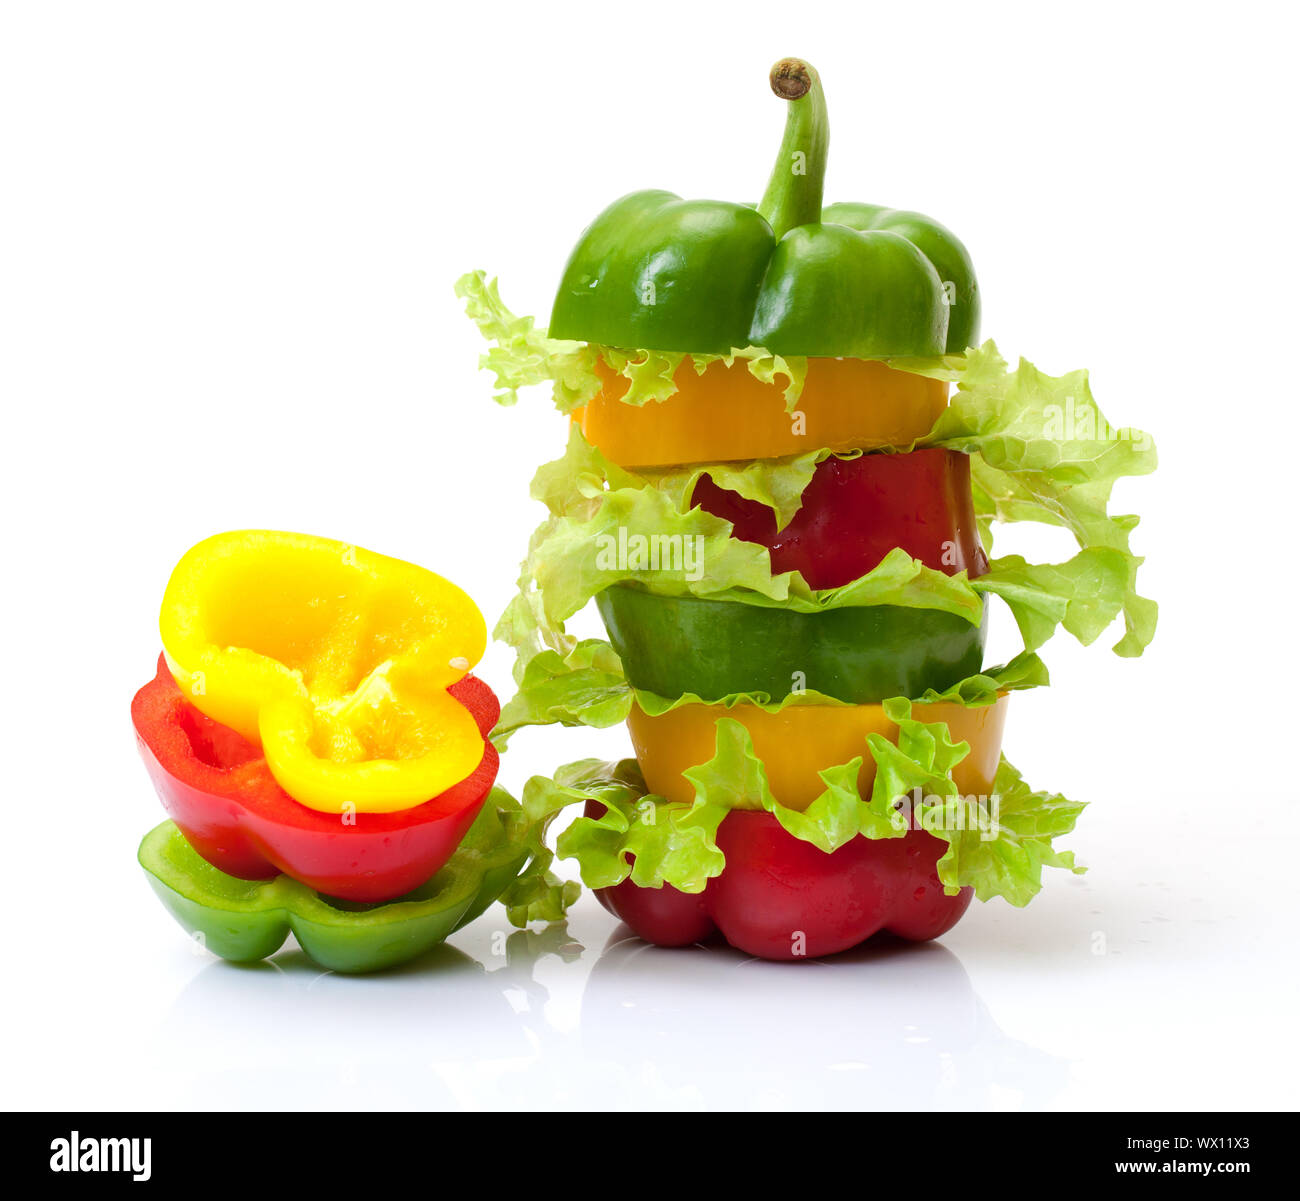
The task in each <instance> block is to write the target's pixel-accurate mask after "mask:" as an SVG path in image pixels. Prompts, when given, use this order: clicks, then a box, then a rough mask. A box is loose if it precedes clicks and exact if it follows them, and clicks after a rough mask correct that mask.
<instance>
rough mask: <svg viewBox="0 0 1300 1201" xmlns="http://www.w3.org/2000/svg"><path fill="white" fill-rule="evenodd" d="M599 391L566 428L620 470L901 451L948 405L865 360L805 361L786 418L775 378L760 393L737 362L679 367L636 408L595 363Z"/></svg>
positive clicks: (935, 393) (925, 384) (903, 375)
mask: <svg viewBox="0 0 1300 1201" xmlns="http://www.w3.org/2000/svg"><path fill="white" fill-rule="evenodd" d="M596 371H597V373H598V374H599V375H600V376H601V378H602V379H603V380H604V381H605V386H604V389H603V390H602V391H601V392H600V394H599V395H598V396H596V398H595V399H594V400H592V401H591V402H590V403H589V404H588V405H586V406H585V407H584V408H580V409H576V410H575V411H574V413H573V420H574V421H576V422H577V423H578V424H579V425H580V426H581V427H582V434H583V437H584V438H586V439H587V441H588V442H590V443H591V444H592V445H593V446H595V447H596V448H597V449H598V450H599V451H600V452H601V453H602V454H603V455H605V457H606V458H608V459H610V460H611V461H612V462H614V463H617V464H618V465H619V466H620V467H629V468H630V467H664V466H671V465H675V464H679V463H723V462H728V461H731V460H737V459H775V458H779V457H781V456H782V455H796V454H801V453H802V452H804V451H807V450H822V449H829V450H877V449H880V448H881V447H885V446H907V445H908V444H909V443H911V442H914V441H915V440H916V439H917V438H920V437H922V436H923V435H924V434H928V433H929V432H930V428H931V426H933V425H934V423H935V421H936V419H937V418H938V416H939V414H940V413H942V412H943V410H944V409H945V408H946V407H947V404H948V385H947V384H945V383H943V382H942V381H940V380H934V379H927V378H925V377H924V376H920V375H913V374H910V373H909V372H906V371H896V370H894V369H893V368H892V367H889V366H886V364H884V363H881V362H877V361H875V360H871V359H828V358H814V359H809V360H808V372H807V375H806V377H805V379H804V385H803V391H802V392H801V393H800V394H799V400H798V403H797V404H796V406H795V412H794V413H787V412H786V409H785V388H784V384H785V381H784V379H778V382H776V383H771V384H765V383H763V381H762V380H759V379H756V378H755V377H754V376H753V375H751V374H750V372H749V369H748V367H747V366H746V365H745V364H744V363H743V362H736V363H733V364H732V365H731V366H730V367H728V366H727V365H726V364H725V363H723V362H720V361H719V362H713V363H710V364H709V365H708V367H707V368H706V369H705V371H704V374H703V375H700V374H698V373H697V372H696V370H695V367H694V365H693V364H692V363H691V362H690V361H689V360H686V361H684V362H683V363H682V365H681V366H680V367H678V369H677V371H676V373H675V374H674V375H673V382H674V383H675V384H676V385H677V391H676V392H674V393H673V394H672V395H671V396H670V397H668V399H667V400H663V401H651V402H649V403H648V404H644V405H641V406H639V407H638V406H636V405H627V404H624V403H623V402H622V400H620V399H619V398H620V397H621V396H622V395H623V394H624V393H625V392H626V391H627V390H628V387H629V384H628V381H627V380H626V379H624V378H623V377H622V376H621V375H616V374H615V373H614V372H613V371H612V370H611V369H610V368H609V367H607V366H606V365H605V363H604V362H603V361H598V362H597V364H596Z"/></svg>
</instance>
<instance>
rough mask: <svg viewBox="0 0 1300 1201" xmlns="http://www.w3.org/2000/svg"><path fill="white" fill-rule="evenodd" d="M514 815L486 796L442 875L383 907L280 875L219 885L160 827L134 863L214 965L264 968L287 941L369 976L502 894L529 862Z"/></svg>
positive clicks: (325, 962) (178, 837)
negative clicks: (217, 959) (217, 961)
mask: <svg viewBox="0 0 1300 1201" xmlns="http://www.w3.org/2000/svg"><path fill="white" fill-rule="evenodd" d="M518 814H519V806H518V803H517V802H516V801H515V800H514V799H513V798H512V797H511V796H510V795H509V794H508V793H507V792H505V791H504V790H503V789H500V788H494V789H493V790H492V793H491V795H490V796H489V798H488V802H487V804H485V805H484V806H483V811H482V812H481V813H480V814H479V816H478V818H477V819H476V820H475V822H474V825H473V826H472V827H471V828H470V831H469V833H468V834H467V835H466V836H465V839H464V841H463V842H462V843H461V844H460V847H459V849H458V850H457V851H456V853H455V854H454V855H453V856H452V857H451V859H450V860H449V861H448V863H447V864H446V865H445V866H444V867H443V869H442V870H441V871H440V872H438V874H437V875H435V876H434V877H432V879H430V880H428V881H427V882H426V883H425V884H422V885H421V886H420V887H419V888H417V889H415V890H413V891H412V892H409V893H407V894H406V895H405V896H404V897H400V898H398V899H397V900H395V901H387V902H385V903H383V904H374V905H367V904H360V903H354V902H348V901H341V900H338V899H335V898H330V897H326V896H323V895H321V894H320V893H318V892H315V891H313V890H312V889H310V888H308V887H307V886H306V885H305V884H300V883H299V882H298V881H297V880H293V879H291V878H290V877H289V876H283V875H282V876H277V877H275V878H274V879H272V880H240V879H237V878H236V877H234V876H228V875H226V873H225V872H222V871H219V870H218V869H217V868H215V867H213V866H212V865H211V864H210V863H208V862H207V861H206V860H205V859H203V858H202V857H201V856H199V855H198V854H197V853H196V852H195V851H194V849H193V848H192V847H191V846H190V844H189V843H188V842H186V840H185V837H184V836H183V835H182V834H181V832H180V831H179V830H178V829H177V828H176V826H175V825H174V824H173V823H172V822H169V821H167V822H163V823H162V825H160V826H157V827H155V828H154V829H153V830H151V831H150V832H149V833H148V834H146V835H145V836H144V840H143V841H142V842H141V843H140V850H139V860H140V865H141V866H142V867H143V868H144V869H145V873H146V876H147V878H148V880H149V883H150V885H152V887H153V890H154V892H155V893H157V895H158V897H159V899H160V900H161V901H162V903H163V904H164V905H165V906H166V907H167V910H168V912H169V913H171V915H172V916H173V917H174V918H175V919H176V920H177V921H178V922H179V923H180V924H181V926H183V927H184V928H185V930H186V931H187V932H188V933H189V934H190V935H191V936H195V937H201V938H202V940H203V943H204V945H205V946H206V947H207V948H208V950H210V951H212V952H213V953H214V954H217V955H219V956H221V958H222V959H229V960H232V961H234V962H236V963H248V962H251V961H253V960H257V959H265V958H266V957H267V956H268V955H273V954H274V953H275V952H276V951H278V950H279V949H280V947H281V946H282V945H283V943H284V940H285V939H286V938H287V937H288V936H289V933H290V932H292V933H293V935H294V937H295V938H297V940H298V944H299V946H301V947H302V949H303V951H304V952H306V954H307V955H308V956H310V957H311V958H312V959H313V960H315V962H316V963H318V964H320V966H321V967H323V968H326V969H328V970H330V971H334V972H373V971H378V970H379V969H381V968H386V967H393V966H394V965H396V964H399V963H405V962H406V961H407V960H409V959H414V958H415V957H416V956H417V955H422V954H423V953H424V952H425V951H428V950H429V949H430V948H432V947H434V946H436V945H437V944H438V943H440V942H442V941H443V940H444V939H445V938H446V937H447V936H448V935H449V934H452V933H454V932H455V931H456V930H459V929H460V928H461V927H462V926H464V925H466V924H467V923H469V922H471V921H473V920H474V918H476V917H478V916H479V915H480V914H481V913H482V912H483V911H484V910H485V909H487V908H488V906H490V905H491V904H492V902H493V901H495V900H496V899H497V898H498V897H499V896H500V895H501V894H502V893H503V892H504V891H505V890H506V888H508V887H509V885H510V884H511V882H512V881H513V880H514V879H515V878H516V877H517V876H518V875H519V873H520V871H521V870H522V868H523V867H524V865H525V863H527V861H528V860H529V859H530V858H531V855H532V851H531V849H530V846H529V844H528V843H527V841H526V840H523V839H520V838H518V837H517V836H515V832H512V825H513V824H515V823H517V820H518V816H517V815H518Z"/></svg>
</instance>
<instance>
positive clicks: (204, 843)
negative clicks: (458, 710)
mask: <svg viewBox="0 0 1300 1201" xmlns="http://www.w3.org/2000/svg"><path fill="white" fill-rule="evenodd" d="M447 691H448V693H449V694H450V695H451V696H453V697H455V699H456V700H457V701H459V702H460V703H461V704H462V705H463V706H464V707H465V708H466V709H468V710H469V712H470V713H471V715H472V716H473V718H474V721H475V723H476V724H477V726H478V728H479V732H480V734H482V736H483V738H484V740H485V741H484V746H483V757H482V759H481V760H480V761H479V765H478V767H477V768H476V769H475V770H474V772H473V773H472V774H470V775H469V776H467V777H466V778H465V779H464V780H461V781H460V782H459V783H458V784H455V785H454V786H452V787H451V788H449V789H447V790H446V791H445V792H443V793H441V794H440V795H438V796H436V797H434V798H433V799H432V800H430V801H426V802H425V803H424V804H423V805H417V806H416V807H415V808H412V809H404V810H400V811H397V812H392V813H355V814H337V813H332V814H331V813H323V812H321V811H319V810H317V809H309V808H308V807H307V806H305V805H301V804H299V803H298V802H297V801H295V800H294V799H293V798H292V797H290V796H289V794H288V793H286V792H285V791H284V789H283V788H281V787H280V785H279V784H277V783H276V781H275V778H274V777H273V776H272V775H271V771H270V769H269V768H268V767H267V763H266V759H265V758H264V757H263V755H262V752H261V750H260V749H259V748H258V747H257V746H255V745H254V744H253V743H251V742H249V741H248V740H247V739H245V738H244V737H243V736H242V735H240V734H238V733H236V732H235V731H234V730H232V729H230V728H229V727H228V726H223V725H220V724H219V723H217V722H215V721H213V720H212V719H211V718H209V717H207V716H205V715H204V714H202V713H200V712H199V711H198V709H196V708H195V707H194V706H193V705H191V704H189V702H188V701H186V699H185V696H184V694H183V693H182V692H181V690H180V688H179V687H177V684H176V681H175V680H174V679H173V678H172V674H171V672H170V671H169V670H168V668H167V663H166V660H165V658H164V657H162V656H159V659H158V674H157V676H156V677H155V678H154V679H153V680H151V681H150V682H149V683H148V684H146V685H145V686H144V687H143V688H141V689H140V691H139V692H137V693H136V695H135V699H134V700H133V701H132V702H131V720H132V722H133V723H134V724H135V731H136V737H137V741H138V743H139V746H140V754H141V756H142V757H143V758H144V762H145V766H146V767H147V768H148V770H149V775H150V777H151V778H152V780H153V783H154V788H155V789H157V792H158V796H159V798H160V799H161V800H162V803H163V808H164V809H166V810H167V814H168V816H169V817H170V818H171V819H172V820H173V821H174V822H175V823H176V825H177V826H178V827H179V828H180V830H181V832H182V833H183V834H184V835H185V838H186V839H187V841H188V842H189V843H190V845H191V846H192V847H193V848H194V849H195V850H196V851H197V852H198V853H199V854H200V855H202V856H203V858H204V859H206V860H207V861H208V862H209V863H210V864H212V865H213V867H216V868H219V869H220V870H221V871H223V872H225V873H226V874H227V875H231V876H237V877H239V878H241V879H244V880H267V879H270V878H271V877H273V876H276V875H278V874H280V873H281V872H283V873H284V874H285V875H287V876H291V877H292V878H293V879H295V880H299V881H301V882H302V883H303V884H306V885H307V886H308V887H310V888H313V889H315V890H316V891H317V892H321V893H324V894H326V895H327V896H331V897H338V898H340V899H342V900H346V901H356V902H376V901H391V900H393V899H394V898H395V897H400V896H402V895H403V894H405V893H407V892H410V891H411V890H412V889H413V888H416V887H418V886H419V885H421V884H423V883H424V882H425V881H426V880H428V879H430V878H431V877H432V876H433V875H434V874H436V873H437V871H438V870H439V869H440V868H441V867H442V866H443V865H444V864H445V863H446V862H447V860H448V859H450V858H451V855H452V853H453V852H454V851H455V850H456V848H457V846H459V844H460V842H461V840H462V839H463V838H464V837H465V834H466V832H467V831H468V830H469V828H470V826H471V825H472V824H473V823H474V819H475V818H476V817H477V816H478V813H479V810H480V809H481V808H482V807H483V802H484V800H485V799H486V798H487V795H488V793H489V791H491V788H492V784H493V782H494V781H495V780H496V775H497V768H498V758H497V752H496V750H495V749H494V748H493V747H492V745H491V744H490V743H488V742H487V741H486V738H487V735H488V733H489V732H490V731H491V729H492V727H493V726H494V725H496V722H497V718H498V717H499V716H500V712H501V707H500V705H499V703H498V702H497V698H496V696H495V695H494V694H493V692H492V690H491V689H490V688H489V687H488V686H487V685H486V684H484V683H483V682H482V681H481V680H479V679H478V678H477V677H476V676H472V675H467V676H465V677H463V678H462V679H461V680H460V681H458V682H457V683H456V684H453V685H452V686H451V687H450V688H448V689H447Z"/></svg>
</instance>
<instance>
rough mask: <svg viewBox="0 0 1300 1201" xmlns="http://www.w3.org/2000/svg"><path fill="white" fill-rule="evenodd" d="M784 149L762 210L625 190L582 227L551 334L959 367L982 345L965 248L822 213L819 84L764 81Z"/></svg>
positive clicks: (839, 207)
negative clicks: (950, 360) (776, 102)
mask: <svg viewBox="0 0 1300 1201" xmlns="http://www.w3.org/2000/svg"><path fill="white" fill-rule="evenodd" d="M771 84H772V90H773V91H774V92H775V93H776V94H777V95H778V96H780V97H781V98H782V99H784V100H785V101H786V126H785V136H784V138H783V139H782V142H781V149H780V151H779V153H778V155H777V160H776V164H775V166H774V167H773V169H772V175H771V179H770V181H769V183H768V186H767V191H766V192H765V193H764V196H763V199H762V201H761V202H760V203H759V204H758V205H757V206H750V205H743V204H731V203H728V202H726V201H720V200H683V199H682V198H681V197H680V196H677V195H675V194H674V193H672V192H664V191H644V192H633V193H631V194H630V195H627V196H624V197H623V198H622V199H620V200H616V201H615V202H614V203H613V204H611V205H610V206H609V207H608V208H607V209H606V210H605V211H604V212H603V213H601V214H600V215H599V216H598V217H597V218H596V220H595V221H593V222H592V224H591V225H590V226H589V227H588V228H587V229H586V231H585V232H584V233H583V234H582V237H581V238H580V239H579V241H578V245H577V247H576V248H575V249H574V251H573V254H572V255H571V256H570V258H569V262H568V265H567V266H566V267H565V269H564V276H563V278H562V279H561V281H560V287H559V291H558V292H557V293H556V297H555V304H554V307H553V309H552V314H551V324H550V330H549V332H550V335H551V336H552V337H554V338H563V339H570V340H574V341H580V342H594V343H597V344H600V345H604V346H612V347H618V348H623V349H648V350H661V351H675V352H684V353H691V354H727V353H729V352H730V351H731V350H732V349H733V348H739V347H746V346H762V347H764V348H766V349H767V350H769V351H771V352H772V353H774V354H778V355H790V356H814V355H815V356H825V357H847V358H864V359H870V358H890V357H895V356H904V355H905V356H927V355H940V354H945V353H949V354H956V353H960V352H962V351H964V350H966V349H967V347H969V346H971V345H973V344H974V343H975V341H976V339H977V337H978V334H979V315H980V304H979V290H978V286H977V284H976V281H975V273H974V269H973V268H972V266H971V260H970V256H969V255H968V254H967V253H966V248H965V247H964V246H963V245H962V244H961V242H960V241H958V240H957V238H956V237H954V236H953V234H951V233H950V232H949V231H948V230H946V229H945V228H944V227H943V226H942V225H940V224H939V223H938V222H936V221H932V220H931V219H930V218H928V217H925V216H922V215H921V214H920V213H913V212H906V211H902V210H896V209H888V208H883V207H880V206H878V205H870V204H833V205H830V206H829V207H826V208H823V207H822V184H823V178H824V175H825V170H826V157H827V149H828V146H829V143H830V126H829V122H828V119H827V114H826V100H825V96H824V95H823V92H822V87H821V81H820V80H819V78H818V76H817V72H816V71H815V70H813V68H812V67H810V66H809V65H808V64H807V63H804V62H802V61H800V60H798V59H783V60H782V61H781V62H779V63H777V65H776V66H775V67H773V68H772V74H771Z"/></svg>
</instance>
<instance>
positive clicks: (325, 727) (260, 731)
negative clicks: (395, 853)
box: [159, 530, 487, 814]
mask: <svg viewBox="0 0 1300 1201" xmlns="http://www.w3.org/2000/svg"><path fill="white" fill-rule="evenodd" d="M159 625H160V628H161V632H162V640H163V648H164V650H165V652H166V655H167V662H168V664H169V665H170V667H171V670H172V674H173V675H174V676H175V677H176V682H177V683H178V684H179V685H180V687H181V690H182V691H183V692H184V693H185V694H186V696H187V697H188V699H189V700H190V701H191V703H192V704H193V705H194V706H195V707H196V708H197V709H199V710H200V711H201V712H203V713H205V714H207V716H209V717H211V718H212V719H213V720H214V721H217V722H220V723H221V724H222V725H226V726H230V727H231V728H232V729H235V730H237V731H238V732H239V733H240V734H242V735H243V736H244V737H245V738H247V739H249V741H251V742H254V743H257V744H259V745H260V746H261V747H262V751H263V753H264V754H265V756H266V761H267V765H268V766H269V767H270V769H271V774H272V775H274V776H275V778H276V780H277V781H278V783H279V784H280V786H281V787H282V788H283V789H284V790H285V792H287V793H288V794H289V795H290V796H291V797H293V798H294V799H295V800H296V801H298V802H300V803H301V804H303V805H306V806H308V807H309V808H312V809H317V810H320V811H322V812H325V813H345V814H346V813H389V812H393V811H396V810H401V809H410V808H413V807H414V806H416V805H421V804H423V803H424V802H425V801H427V800H430V799H431V798H432V797H435V796H437V795H438V794H439V793H441V792H444V791H446V789H448V788H450V787H451V786H452V785H453V784H455V783H457V782H458V781H460V780H463V779H464V778H465V777H466V776H468V775H469V774H470V773H471V772H473V770H474V769H475V768H476V767H477V766H478V763H479V760H480V759H481V758H482V756H483V739H482V737H481V735H480V734H479V732H478V728H477V726H476V725H475V723H474V719H473V717H471V716H470V713H469V711H468V710H467V709H465V708H464V706H462V705H460V704H459V703H458V702H457V701H456V700H454V699H453V698H452V697H450V696H449V695H448V694H447V691H446V690H447V687H448V686H449V685H451V684H454V683H455V682H456V681H457V680H459V679H460V678H461V677H462V676H464V675H465V673H466V672H467V671H468V670H469V669H470V668H471V667H472V666H473V665H474V664H475V663H477V662H478V661H479V659H480V658H482V655H483V651H484V648H485V646H486V642H487V631H486V627H485V626H484V622H483V615H482V614H481V613H480V612H479V610H478V608H477V606H476V605H475V604H474V602H473V601H472V600H471V599H470V598H469V597H468V596H466V595H465V593H464V592H462V591H461V590H460V589H459V588H457V587H456V586H455V585H454V584H452V583H450V582H448V581H447V580H444V579H443V578H442V577H441V576H438V575H435V574H434V573H433V572H431V571H426V570H425V569H424V568H422V567H416V566H415V565H414V564H411V563H404V562H402V561H401V560H400V559H390V558H388V557H386V556H384V555H377V554H375V553H374V552H372V551H367V550H362V549H360V548H359V547H355V546H350V545H348V544H347V543H344V542H335V541H333V540H332V539H329V538H316V537H312V536H311V535H307V534H286V533H280V532H277V531H274V530H239V531H235V532H233V533H228V534H218V535H216V536H215V537H213V538H209V539H207V540H206V541H204V542H200V543H199V544H198V545H197V546H195V547H193V548H192V549H191V550H190V551H188V552H187V553H186V554H185V556H184V557H183V558H182V559H181V561H180V563H179V564H177V566H176V570H175V571H174V572H173V573H172V577H171V580H170V581H169V582H168V585H167V590H166V593H165V594H164V596H163V605H162V614H161V618H160V621H159Z"/></svg>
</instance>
